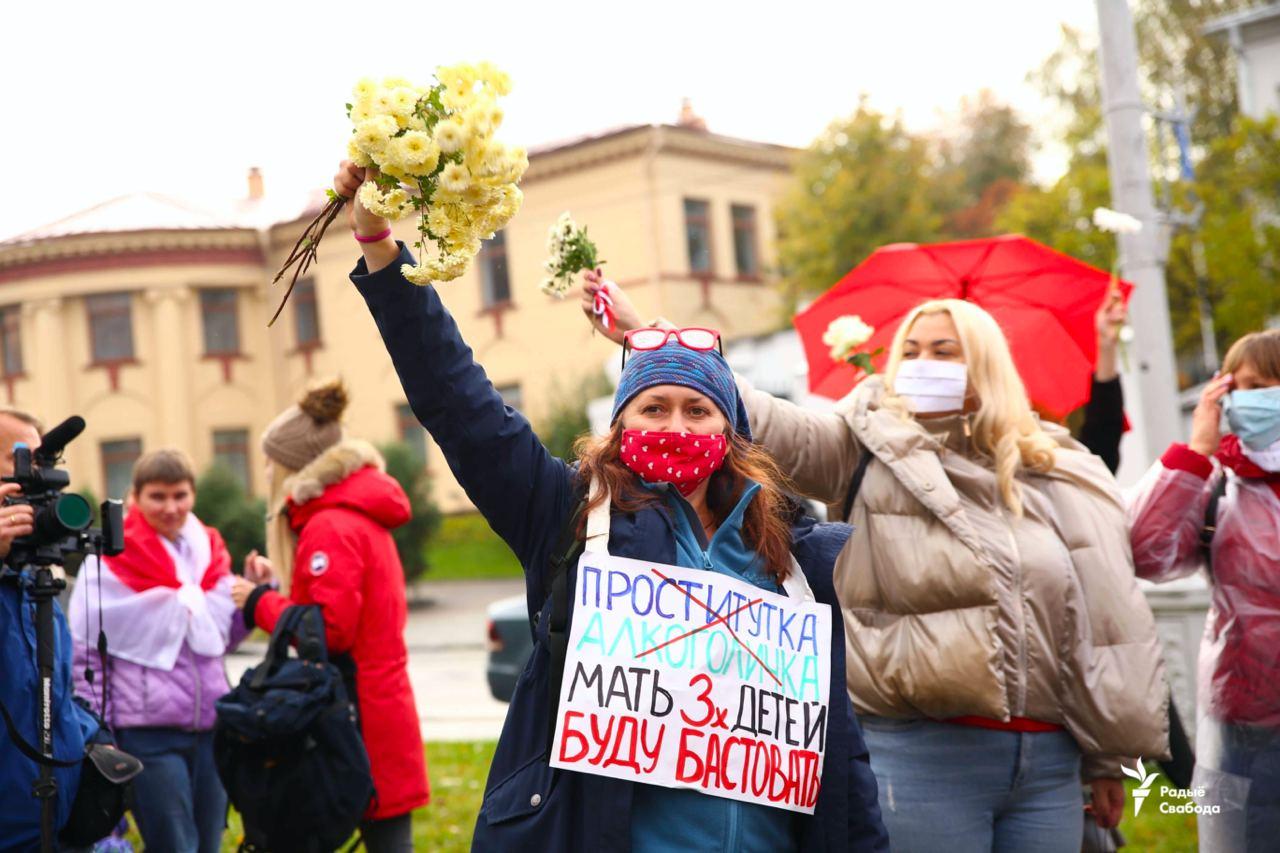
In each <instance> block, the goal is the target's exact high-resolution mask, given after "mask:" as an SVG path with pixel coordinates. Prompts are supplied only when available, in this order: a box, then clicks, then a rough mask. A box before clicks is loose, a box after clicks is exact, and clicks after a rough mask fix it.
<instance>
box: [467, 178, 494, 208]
mask: <svg viewBox="0 0 1280 853" xmlns="http://www.w3.org/2000/svg"><path fill="white" fill-rule="evenodd" d="M496 194H497V191H496V190H494V189H493V188H491V187H487V186H485V185H484V184H481V183H477V182H474V181H473V182H472V183H470V184H468V185H467V188H466V189H465V190H463V191H462V200H463V201H465V202H466V203H467V204H469V205H471V206H472V207H479V208H483V207H487V206H488V205H489V204H490V203H491V202H492V201H494V200H496Z"/></svg>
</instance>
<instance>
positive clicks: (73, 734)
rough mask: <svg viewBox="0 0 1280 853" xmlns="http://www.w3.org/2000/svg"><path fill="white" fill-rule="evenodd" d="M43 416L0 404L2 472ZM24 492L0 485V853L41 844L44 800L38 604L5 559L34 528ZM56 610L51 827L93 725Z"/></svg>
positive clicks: (68, 795) (69, 793) (33, 436)
mask: <svg viewBox="0 0 1280 853" xmlns="http://www.w3.org/2000/svg"><path fill="white" fill-rule="evenodd" d="M41 431H42V430H41V426H40V422H39V421H38V420H37V419H36V418H35V417H33V416H31V415H29V414H27V413H26V412H21V411H18V410H16V409H7V408H0V476H4V477H10V476H13V474H14V452H13V451H14V446H15V445H16V444H18V443H25V444H26V445H27V446H28V447H29V448H31V449H32V450H34V449H36V448H37V447H39V446H40V434H41ZM20 496H21V487H20V486H19V485H18V484H17V483H0V499H3V505H0V557H3V558H5V559H4V565H3V573H2V575H0V703H2V704H3V710H4V717H5V719H4V731H3V733H0V803H3V808H0V851H11V850H12V851H25V850H34V849H37V848H38V847H39V844H40V839H41V801H40V800H39V799H37V798H36V797H35V796H34V795H33V794H34V791H35V786H36V783H37V780H38V779H39V778H40V766H39V764H38V763H37V762H36V761H34V760H32V759H31V757H30V755H29V754H28V753H27V751H26V750H27V749H30V748H31V745H32V744H37V743H38V742H39V740H38V726H37V722H38V720H37V709H38V707H39V705H38V699H39V683H40V679H39V669H38V665H37V660H36V625H35V618H34V617H35V611H36V607H35V604H34V602H33V599H32V596H31V580H30V578H29V577H28V576H26V575H23V574H21V571H22V569H23V568H24V567H23V566H15V565H10V564H9V560H8V559H7V558H8V556H9V553H10V550H11V549H12V547H13V542H14V540H15V539H17V538H19V537H22V536H28V535H30V534H31V533H32V532H33V511H32V508H31V507H30V506H28V505H26V504H18V503H10V501H12V500H13V499H15V498H17V497H20ZM53 613H54V675H53V690H52V694H53V695H52V708H51V711H52V715H51V716H52V727H53V754H54V756H55V758H57V759H60V760H68V761H74V763H73V764H72V766H69V767H57V768H56V769H55V770H54V772H53V776H54V779H55V781H56V783H57V805H56V809H55V812H56V817H55V823H56V827H55V829H61V827H62V826H63V824H64V823H66V821H67V817H68V815H69V814H70V811H71V804H72V801H73V800H74V799H75V795H76V789H77V787H78V786H79V782H80V769H81V765H80V763H79V760H78V759H80V758H82V757H83V756H84V752H85V743H86V741H87V740H88V739H89V738H90V737H92V736H93V735H94V734H95V733H96V731H97V728H98V724H97V721H96V720H94V719H93V717H92V716H90V715H89V714H88V713H87V712H85V711H84V709H82V708H81V707H80V706H79V705H77V704H76V703H75V702H73V701H72V683H71V635H70V632H69V631H68V629H67V620H66V617H65V616H64V615H63V613H62V610H61V608H60V607H59V606H58V604H57V602H56V601H54V602H53Z"/></svg>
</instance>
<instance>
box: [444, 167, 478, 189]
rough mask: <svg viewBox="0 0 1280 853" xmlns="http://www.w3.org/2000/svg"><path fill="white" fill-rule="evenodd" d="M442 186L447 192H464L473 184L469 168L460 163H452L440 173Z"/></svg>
mask: <svg viewBox="0 0 1280 853" xmlns="http://www.w3.org/2000/svg"><path fill="white" fill-rule="evenodd" d="M439 180H440V187H441V189H443V190H444V191H445V192H451V193H464V192H466V190H467V187H468V186H469V185H470V184H471V176H470V175H469V174H467V168H466V167H465V166H463V165H462V164H460V163H450V164H449V165H448V166H445V167H444V171H442V172H441V173H440V178H439Z"/></svg>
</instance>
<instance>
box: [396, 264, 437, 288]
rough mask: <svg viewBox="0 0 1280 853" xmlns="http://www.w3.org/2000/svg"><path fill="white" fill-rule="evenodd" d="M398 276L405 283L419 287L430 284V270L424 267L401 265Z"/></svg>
mask: <svg viewBox="0 0 1280 853" xmlns="http://www.w3.org/2000/svg"><path fill="white" fill-rule="evenodd" d="M400 275H402V276H404V280H405V281H408V282H411V283H413V284H416V285H419V286H421V285H426V284H430V283H431V269H430V268H429V267H427V266H426V265H422V266H415V265H413V264H401V265H400Z"/></svg>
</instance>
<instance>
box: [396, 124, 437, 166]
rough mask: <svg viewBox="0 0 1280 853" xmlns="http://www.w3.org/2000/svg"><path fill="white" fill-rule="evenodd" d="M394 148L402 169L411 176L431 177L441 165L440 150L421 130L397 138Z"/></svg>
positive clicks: (411, 131)
mask: <svg viewBox="0 0 1280 853" xmlns="http://www.w3.org/2000/svg"><path fill="white" fill-rule="evenodd" d="M393 148H394V150H395V158H396V160H397V161H398V164H399V166H400V168H402V169H404V170H405V171H406V172H408V173H409V174H411V175H418V176H424V177H425V176H426V175H430V174H431V173H432V172H434V171H435V170H436V166H437V165H439V163H440V149H439V148H437V147H436V144H435V142H433V141H432V139H431V137H430V136H427V135H426V134H425V133H423V132H422V131H420V130H410V131H408V132H407V133H405V134H404V136H400V137H397V138H396V139H395V140H394V142H393Z"/></svg>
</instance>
